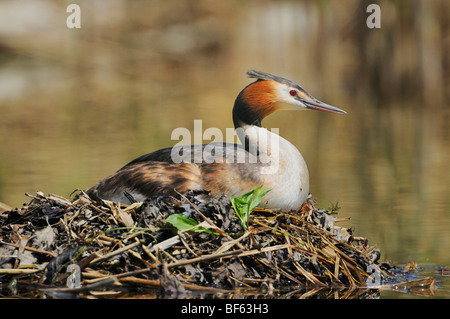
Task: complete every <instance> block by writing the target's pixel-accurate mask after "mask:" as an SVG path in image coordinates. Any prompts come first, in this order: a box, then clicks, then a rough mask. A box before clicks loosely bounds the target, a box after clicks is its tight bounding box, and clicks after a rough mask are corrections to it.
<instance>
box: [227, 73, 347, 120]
mask: <svg viewBox="0 0 450 319" xmlns="http://www.w3.org/2000/svg"><path fill="white" fill-rule="evenodd" d="M247 75H248V76H249V77H250V78H255V79H257V80H256V81H255V82H253V83H251V84H249V85H248V86H247V87H245V88H244V89H243V90H242V91H241V93H240V94H239V96H238V97H237V99H236V102H235V106H234V109H233V120H234V123H235V126H241V125H242V124H250V125H258V126H260V125H261V120H262V119H263V118H265V117H266V116H268V115H269V114H271V113H273V112H275V111H277V110H304V109H312V110H318V111H324V112H329V113H340V114H346V113H347V112H345V111H343V110H341V109H339V108H337V107H334V106H331V105H328V104H326V103H323V102H321V101H319V100H317V99H315V98H313V97H312V96H311V94H309V93H308V92H307V91H306V90H305V89H304V88H302V87H301V86H300V85H298V84H297V83H295V82H292V81H290V80H288V79H285V78H282V77H279V76H276V75H272V74H268V73H264V72H260V71H255V70H251V71H248V72H247Z"/></svg>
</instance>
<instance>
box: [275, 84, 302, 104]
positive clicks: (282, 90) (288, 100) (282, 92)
mask: <svg viewBox="0 0 450 319" xmlns="http://www.w3.org/2000/svg"><path fill="white" fill-rule="evenodd" d="M289 92H290V89H289V88H288V87H283V86H280V87H278V88H277V96H278V105H279V106H280V107H281V109H282V110H303V109H305V108H306V105H305V104H303V103H302V102H300V101H299V100H297V99H296V98H295V97H294V96H292V95H291V94H290V93H289Z"/></svg>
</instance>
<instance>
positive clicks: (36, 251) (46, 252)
mask: <svg viewBox="0 0 450 319" xmlns="http://www.w3.org/2000/svg"><path fill="white" fill-rule="evenodd" d="M0 244H3V245H7V246H12V247H16V248H24V249H25V250H29V251H32V252H35V253H39V254H45V255H49V256H51V257H56V256H58V255H57V254H55V253H52V252H51V251H45V250H41V249H37V248H33V247H29V246H24V247H20V245H18V244H13V243H7V242H4V241H0Z"/></svg>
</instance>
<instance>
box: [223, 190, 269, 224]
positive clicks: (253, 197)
mask: <svg viewBox="0 0 450 319" xmlns="http://www.w3.org/2000/svg"><path fill="white" fill-rule="evenodd" d="M262 188H263V185H260V186H258V187H256V188H255V189H254V190H252V191H250V192H248V193H245V194H244V195H242V196H241V197H239V198H238V197H233V196H231V197H230V201H231V204H233V207H234V211H235V212H236V215H237V217H238V218H239V220H240V221H241V225H242V227H243V228H244V229H245V230H247V224H248V218H249V216H250V214H251V213H252V211H253V210H254V209H255V207H256V206H258V204H259V203H260V202H261V199H262V197H263V196H264V195H266V194H267V193H268V192H270V191H271V190H272V189H265V190H263V189H262Z"/></svg>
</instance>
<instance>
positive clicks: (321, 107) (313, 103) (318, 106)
mask: <svg viewBox="0 0 450 319" xmlns="http://www.w3.org/2000/svg"><path fill="white" fill-rule="evenodd" d="M300 101H301V102H302V103H303V104H305V105H306V107H307V108H308V109H311V110H318V111H324V112H328V113H338V114H347V112H345V111H344V110H341V109H339V108H337V107H335V106H332V105H329V104H326V103H323V102H321V101H319V100H316V99H314V98H313V99H301V100H300Z"/></svg>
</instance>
